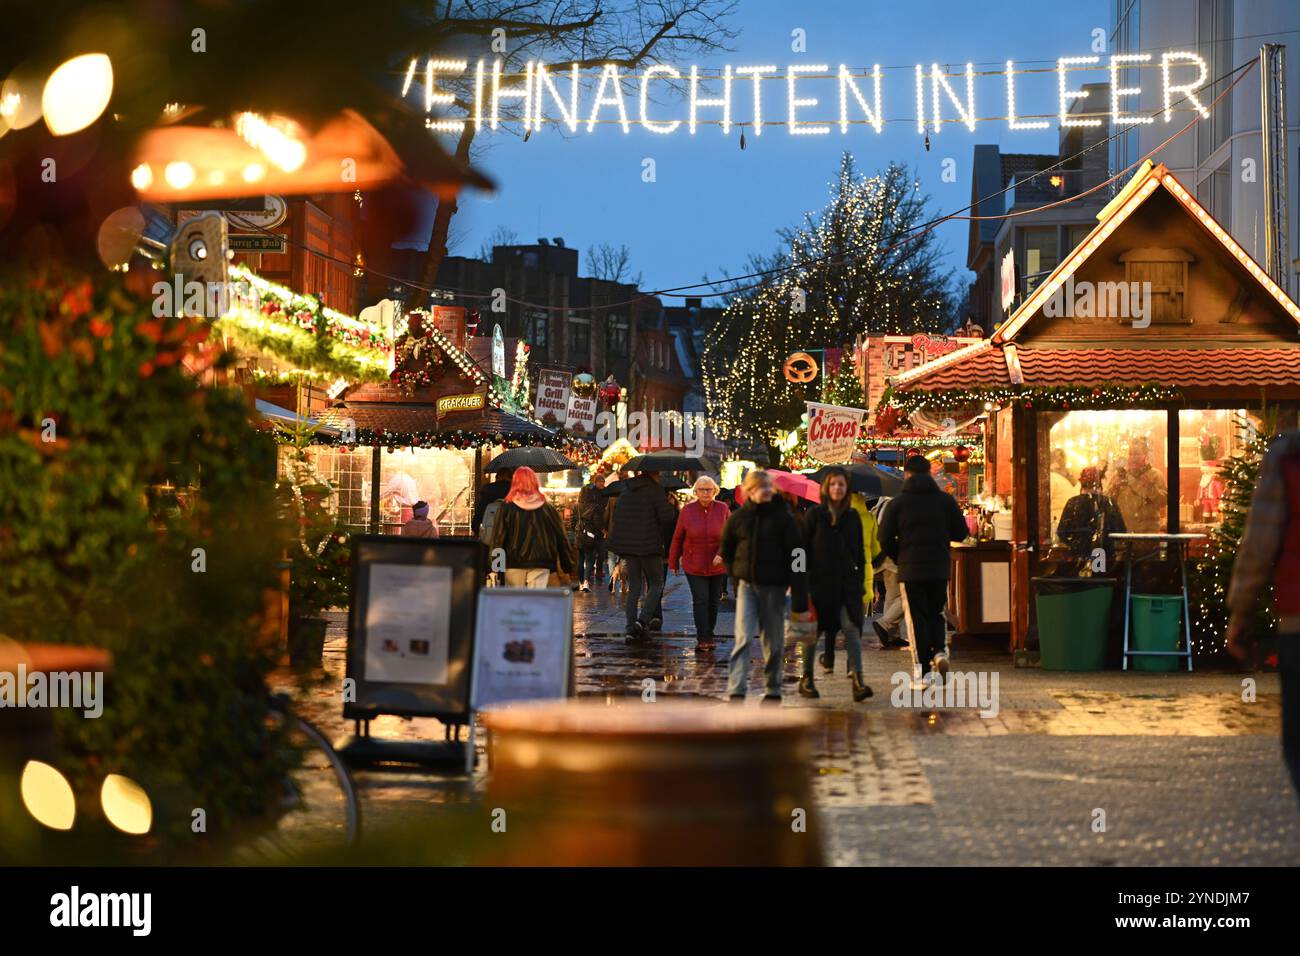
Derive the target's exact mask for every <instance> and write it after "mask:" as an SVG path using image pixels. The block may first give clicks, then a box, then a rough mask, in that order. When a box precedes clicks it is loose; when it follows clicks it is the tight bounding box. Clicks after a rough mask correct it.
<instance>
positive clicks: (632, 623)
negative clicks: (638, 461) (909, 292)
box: [609, 471, 677, 644]
mask: <svg viewBox="0 0 1300 956" xmlns="http://www.w3.org/2000/svg"><path fill="white" fill-rule="evenodd" d="M676 525H677V512H676V510H675V509H674V508H673V506H672V505H670V504H669V503H668V498H667V497H666V496H665V495H664V489H663V488H662V487H661V486H660V484H659V473H658V472H654V471H645V472H642V473H641V474H639V475H637V476H636V477H635V478H630V479H628V480H627V482H626V483H625V484H624V487H623V493H622V494H620V495H619V496H618V498H617V499H615V502H614V514H613V521H612V527H611V528H610V531H609V550H610V551H612V552H614V553H615V554H617V555H618V556H619V557H620V558H621V559H622V560H623V563H624V565H625V567H626V569H627V602H626V604H625V605H624V609H625V611H626V618H627V643H628V644H641V643H643V642H645V641H646V640H648V639H649V636H650V620H651V617H650V616H651V614H653V613H654V611H655V610H656V609H657V608H658V607H659V601H660V598H662V596H663V591H664V556H665V554H666V553H667V552H666V549H665V548H664V542H665V541H671V540H672V532H673V530H674V528H675V527H676ZM643 583H644V586H645V601H644V602H643V603H642V608H641V610H642V615H641V617H638V615H637V610H638V609H637V602H638V601H639V600H640V598H641V589H642V585H643ZM642 618H643V619H642Z"/></svg>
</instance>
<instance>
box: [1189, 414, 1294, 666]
mask: <svg viewBox="0 0 1300 956" xmlns="http://www.w3.org/2000/svg"><path fill="white" fill-rule="evenodd" d="M1237 428H1238V430H1239V432H1240V433H1241V435H1242V438H1243V439H1244V441H1243V447H1242V450H1241V451H1240V452H1239V453H1238V454H1236V455H1234V456H1233V457H1231V458H1228V459H1226V460H1225V461H1224V462H1223V466H1222V468H1221V469H1220V471H1219V474H1220V475H1221V476H1222V478H1223V482H1224V489H1223V498H1222V500H1221V509H1222V515H1223V522H1222V524H1220V525H1219V527H1218V528H1216V529H1215V530H1214V531H1213V532H1212V533H1211V534H1210V541H1209V544H1208V546H1207V547H1206V551H1205V554H1204V555H1203V556H1202V557H1200V558H1199V559H1197V560H1196V561H1195V563H1194V564H1193V566H1192V574H1191V582H1190V586H1191V595H1190V599H1191V608H1192V615H1191V616H1192V643H1193V645H1194V646H1193V648H1192V651H1193V653H1195V654H1197V655H1198V656H1201V655H1207V654H1217V653H1219V652H1220V651H1222V650H1223V649H1224V637H1225V634H1226V632H1227V626H1228V616H1229V615H1228V605H1227V597H1228V585H1229V584H1230V583H1231V582H1232V568H1233V565H1234V563H1235V561H1236V558H1237V552H1238V551H1240V550H1241V538H1242V535H1243V534H1244V533H1245V530H1246V515H1247V514H1248V513H1249V512H1250V499H1251V496H1252V495H1253V494H1254V493H1255V485H1256V484H1257V483H1258V482H1259V469H1260V465H1261V464H1262V463H1263V461H1264V453H1265V452H1266V451H1268V445H1269V442H1270V440H1271V439H1272V438H1273V436H1274V435H1275V434H1276V432H1277V413H1276V411H1272V412H1270V411H1269V410H1267V409H1266V410H1265V412H1264V423H1263V426H1262V427H1261V428H1260V429H1259V430H1258V431H1257V430H1256V429H1255V427H1254V425H1253V424H1252V422H1251V421H1250V420H1249V419H1246V418H1242V419H1241V420H1240V421H1238V422H1237ZM1250 627H1251V631H1252V632H1253V633H1254V634H1256V635H1258V636H1260V637H1268V636H1271V635H1272V634H1274V633H1275V632H1276V630H1277V618H1276V616H1275V615H1274V614H1273V601H1272V591H1271V589H1270V592H1269V598H1268V600H1266V601H1261V602H1260V606H1259V607H1258V608H1257V609H1256V611H1255V617H1254V620H1252V621H1251V622H1250Z"/></svg>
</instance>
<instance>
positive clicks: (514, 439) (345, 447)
mask: <svg viewBox="0 0 1300 956" xmlns="http://www.w3.org/2000/svg"><path fill="white" fill-rule="evenodd" d="M411 329H412V332H413V337H415V338H418V339H419V340H421V341H422V344H421V348H420V353H419V355H418V358H417V361H414V362H413V361H410V356H409V355H408V356H407V360H406V361H404V362H403V363H402V364H401V365H400V366H399V368H400V369H401V370H402V372H403V373H404V374H407V375H413V376H414V378H412V379H408V380H407V381H405V382H404V383H403V382H402V380H401V379H400V378H399V379H398V380H396V381H390V382H384V383H379V384H373V383H368V384H361V385H356V386H354V387H352V388H350V389H348V390H347V391H346V392H345V393H344V394H343V395H342V396H341V398H340V399H339V400H337V401H335V402H334V403H333V405H332V406H331V407H330V408H329V409H327V410H326V411H325V412H323V413H322V414H321V415H320V416H319V420H320V422H321V424H322V425H325V426H329V428H330V429H331V432H332V433H329V434H327V433H324V432H322V433H321V435H320V437H319V439H318V444H317V445H315V446H314V447H313V449H312V452H311V454H312V459H313V463H314V464H315V465H316V467H317V468H318V469H319V470H320V472H321V473H322V474H324V475H325V476H326V477H328V478H329V479H330V480H331V481H333V482H334V485H335V487H336V488H337V489H338V493H339V509H340V512H341V515H342V518H343V521H344V523H345V524H347V525H348V526H350V527H352V528H353V529H355V530H358V531H369V532H370V533H372V534H378V533H386V534H395V533H397V532H398V531H399V530H400V528H401V525H402V523H403V522H404V521H405V520H407V519H408V518H410V516H411V515H410V506H411V505H412V504H413V503H414V502H415V501H417V500H424V501H427V502H428V503H429V506H430V512H429V517H430V518H431V519H435V520H437V522H438V524H439V527H440V529H441V533H442V534H469V533H470V523H471V516H472V514H473V511H474V506H475V503H476V502H475V496H476V495H477V492H478V489H479V487H480V486H481V485H482V484H483V481H484V478H483V469H484V466H485V465H486V464H487V463H488V462H489V461H491V459H492V458H493V457H494V456H495V455H496V454H498V453H499V452H501V451H502V450H504V449H506V448H513V447H517V446H520V445H546V446H550V447H554V448H556V449H557V450H559V451H560V452H561V453H562V454H566V455H568V456H570V457H574V456H577V457H576V458H575V460H579V459H582V460H584V461H585V460H586V459H587V458H589V457H591V451H592V448H593V447H594V446H591V443H589V442H585V441H582V440H581V439H575V438H570V437H567V436H565V435H562V434H560V433H557V432H555V431H552V430H550V429H548V428H546V427H544V426H542V425H541V424H539V423H538V422H536V421H533V420H532V419H530V418H528V417H526V411H524V413H523V414H520V413H518V412H517V411H516V410H515V409H514V408H513V407H512V405H511V402H510V401H509V399H508V398H507V396H505V395H504V394H502V392H501V391H499V388H498V384H499V383H494V381H493V379H492V378H491V377H490V376H489V375H488V374H487V373H486V372H484V371H483V370H482V369H481V368H480V367H479V366H478V365H477V363H475V362H474V360H473V359H472V358H471V357H470V356H469V354H468V353H467V352H466V350H464V349H462V348H460V347H459V346H458V345H457V344H455V343H454V342H453V341H451V339H450V338H449V337H448V336H447V335H445V334H443V333H442V332H441V331H439V330H438V329H436V328H434V327H432V326H431V325H427V324H424V325H422V324H421V323H419V322H418V321H417V320H416V314H415V313H413V314H412V316H411Z"/></svg>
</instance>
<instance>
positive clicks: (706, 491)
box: [406, 456, 968, 703]
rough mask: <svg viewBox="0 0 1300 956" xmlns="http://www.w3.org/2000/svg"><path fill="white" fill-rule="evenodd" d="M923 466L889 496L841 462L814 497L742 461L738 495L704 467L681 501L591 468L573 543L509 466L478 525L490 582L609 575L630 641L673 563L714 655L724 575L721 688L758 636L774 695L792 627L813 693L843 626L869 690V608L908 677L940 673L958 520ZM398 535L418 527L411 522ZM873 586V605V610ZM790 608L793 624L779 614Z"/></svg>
mask: <svg viewBox="0 0 1300 956" xmlns="http://www.w3.org/2000/svg"><path fill="white" fill-rule="evenodd" d="M930 471H931V468H930V463H929V461H927V460H926V459H925V458H923V457H921V456H913V457H911V458H909V459H908V460H907V462H906V464H905V466H904V472H905V479H904V481H903V486H902V491H901V492H900V494H899V495H898V496H896V497H895V498H893V499H885V498H882V499H875V498H872V499H868V498H865V497H864V496H863V495H862V494H860V493H857V492H854V491H853V490H852V488H851V486H852V481H851V477H850V475H849V474H848V472H847V471H846V470H845V469H842V468H831V469H828V470H827V471H826V473H825V474H824V476H823V478H822V481H821V487H820V501H819V502H817V503H815V504H811V505H810V503H809V502H807V501H806V500H804V499H803V498H800V497H795V496H792V495H790V494H789V493H788V492H787V491H785V490H783V489H782V488H778V486H777V484H776V482H775V481H774V476H773V475H771V474H769V473H768V472H765V471H761V470H755V471H751V472H750V473H749V474H748V475H746V477H745V479H744V481H743V483H742V485H741V487H740V489H739V494H731V493H730V492H728V493H726V495H725V498H724V496H723V493H722V489H720V488H719V487H718V483H717V482H716V481H715V480H713V479H712V478H710V477H709V476H707V475H701V476H699V477H698V478H696V480H695V482H694V484H693V485H691V488H690V491H691V500H690V501H689V502H688V503H687V504H686V505H685V506H684V507H681V508H679V507H678V505H677V499H676V497H675V496H674V494H673V493H672V492H671V491H668V490H666V489H665V488H664V486H663V483H662V480H661V476H660V475H659V474H658V473H656V472H650V471H646V472H641V473H639V474H633V473H630V472H628V471H626V470H624V471H621V472H620V473H619V475H618V478H617V481H608V480H607V476H606V475H605V474H603V473H598V474H596V475H594V476H593V477H592V479H591V481H590V482H589V483H588V484H587V485H585V486H584V487H583V488H582V490H581V492H580V493H579V495H578V500H577V505H576V508H575V509H574V511H573V523H572V541H571V540H570V538H569V536H568V535H567V533H566V529H565V526H564V521H563V520H562V519H561V517H560V515H559V513H558V512H557V511H556V509H555V508H554V507H553V506H552V505H550V504H549V503H548V502H547V501H546V499H545V497H544V496H543V495H542V494H541V491H540V488H539V486H538V480H537V475H536V474H535V473H534V472H533V471H532V469H530V468H518V469H516V470H514V472H513V473H508V472H507V473H503V474H500V475H498V476H497V480H496V481H494V482H491V483H489V484H487V485H485V486H484V487H483V489H482V491H481V493H480V496H479V501H478V505H477V507H476V509H475V513H474V519H473V520H474V530H475V532H476V533H477V534H478V535H479V536H480V538H481V539H482V540H483V541H484V542H485V543H486V544H488V545H489V547H490V548H492V549H493V553H495V554H497V555H501V556H503V557H504V568H505V570H504V573H503V574H501V575H500V577H499V579H498V580H499V583H503V584H505V585H507V586H526V587H546V586H548V584H553V583H555V582H556V580H557V579H558V580H559V581H561V582H563V581H567V580H569V579H570V578H576V580H574V582H573V585H572V586H573V587H574V588H576V589H577V590H579V591H582V592H589V591H590V590H591V589H592V588H593V587H595V586H599V585H600V584H601V582H602V581H604V580H606V579H608V587H609V589H610V592H611V593H613V591H614V588H615V585H616V583H619V584H621V585H622V587H623V592H622V596H621V599H622V602H623V610H624V622H625V640H626V642H627V643H628V644H632V645H639V644H645V643H647V642H649V641H651V640H653V637H654V635H655V633H656V632H658V631H659V630H660V629H661V628H662V626H663V611H662V602H663V593H664V587H665V580H666V577H667V575H668V574H669V573H673V574H678V575H685V577H686V582H687V585H688V587H689V588H690V594H691V610H692V614H693V617H694V623H695V634H696V649H697V651H698V652H700V653H708V652H710V651H711V650H712V649H713V648H714V647H715V646H716V644H717V641H718V638H719V636H720V635H719V634H718V633H717V622H718V612H719V608H720V606H721V604H722V601H723V600H724V595H725V593H726V589H727V586H728V583H730V584H731V585H732V586H733V587H734V589H735V633H734V643H733V645H732V649H731V656H730V662H729V676H728V695H729V696H730V698H731V699H732V700H733V701H743V700H744V698H745V694H746V689H747V685H748V681H749V671H750V657H751V653H752V651H753V648H754V647H755V645H757V646H758V647H759V649H760V651H761V653H762V656H763V673H764V685H765V693H764V702H767V703H776V702H779V701H780V699H781V690H782V676H783V666H784V652H785V645H786V643H787V627H788V626H789V627H790V631H791V634H792V635H797V639H798V640H799V643H800V662H799V663H800V671H799V674H800V676H799V682H798V692H799V694H801V695H802V696H805V697H811V698H816V697H819V696H820V691H819V690H818V687H817V674H816V666H817V664H820V666H821V669H822V671H823V673H824V675H834V673H835V669H836V667H835V665H836V651H837V642H838V639H839V636H840V635H843V639H844V656H845V659H846V660H845V669H844V675H845V676H846V677H847V678H848V681H849V689H850V692H851V694H852V697H853V699H854V700H855V701H859V702H860V701H864V700H866V699H868V698H869V697H871V696H872V689H871V687H870V686H869V685H868V684H867V682H866V680H865V678H864V676H863V634H864V632H865V631H866V625H867V622H868V621H870V622H871V625H872V629H873V631H874V634H875V636H876V638H877V639H878V640H879V644H880V646H881V647H882V648H885V649H895V648H904V647H906V648H910V649H911V651H912V663H913V675H914V679H915V681H917V682H918V683H919V684H924V682H926V681H928V680H931V679H941V676H942V675H944V674H946V673H947V668H948V651H947V646H946V622H945V616H944V604H945V602H946V599H947V585H948V576H949V553H948V552H949V547H950V545H951V543H952V542H954V541H960V540H962V539H963V538H964V537H966V535H967V533H968V529H967V526H966V522H965V519H964V517H963V516H962V514H961V509H960V508H959V507H958V505H957V502H956V500H955V499H953V497H952V496H951V495H950V494H948V493H946V492H945V491H944V490H943V489H941V488H940V487H939V485H938V484H936V482H935V480H934V479H933V477H931V473H930ZM737 499H740V500H743V501H744V504H743V505H742V506H737V505H736V500H737ZM419 517H423V516H419ZM406 533H410V534H421V533H427V531H425V529H424V527H423V525H422V524H419V525H414V526H412V527H411V528H410V530H409V531H407V532H406ZM878 583H879V585H880V587H879V590H880V591H881V592H882V599H881V601H880V608H881V610H880V613H879V614H873V613H872V611H873V608H874V607H875V606H876V604H877V597H876V594H877V590H878V588H877V584H878ZM787 619H790V620H793V621H796V622H800V623H797V624H795V625H793V626H791V625H787ZM812 621H815V624H813V623H811V622H812ZM873 646H874V645H873ZM818 648H820V649H821V650H820V653H818ZM932 673H937V674H938V675H940V678H931V677H930V676H929V675H931V674H932Z"/></svg>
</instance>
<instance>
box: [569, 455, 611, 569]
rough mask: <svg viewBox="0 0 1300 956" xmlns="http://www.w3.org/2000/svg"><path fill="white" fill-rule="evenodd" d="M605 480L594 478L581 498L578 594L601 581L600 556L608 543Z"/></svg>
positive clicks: (603, 478) (580, 495) (598, 477)
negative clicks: (606, 535)
mask: <svg viewBox="0 0 1300 956" xmlns="http://www.w3.org/2000/svg"><path fill="white" fill-rule="evenodd" d="M605 502H606V499H605V476H604V475H603V474H601V473H600V472H597V473H596V474H594V475H592V476H591V481H590V482H588V483H587V484H585V485H583V487H582V491H581V492H579V494H578V520H577V523H576V528H577V535H578V590H580V591H590V590H591V585H593V584H595V583H596V582H597V581H599V580H600V573H599V567H600V552H601V550H602V549H603V546H604V543H605Z"/></svg>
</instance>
